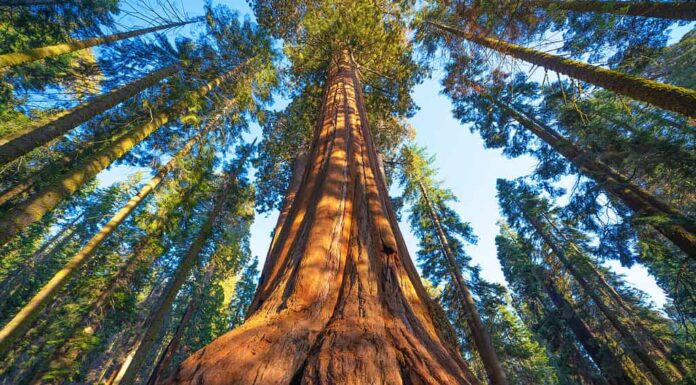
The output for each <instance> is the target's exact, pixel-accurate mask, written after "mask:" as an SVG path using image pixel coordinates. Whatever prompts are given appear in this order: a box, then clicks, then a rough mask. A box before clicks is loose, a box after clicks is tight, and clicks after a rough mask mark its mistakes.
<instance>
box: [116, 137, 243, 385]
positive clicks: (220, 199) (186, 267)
mask: <svg viewBox="0 0 696 385" xmlns="http://www.w3.org/2000/svg"><path fill="white" fill-rule="evenodd" d="M252 148H253V145H252V146H250V147H249V149H248V150H247V151H246V153H245V154H244V156H243V157H242V159H241V160H240V161H239V163H238V164H237V168H236V169H235V170H234V171H233V172H231V173H230V174H229V175H228V176H227V180H226V181H225V184H224V185H223V187H222V188H221V189H220V191H219V192H218V194H217V196H216V197H215V203H214V206H213V208H212V209H211V210H210V213H209V214H208V217H207V218H206V221H205V223H203V226H201V229H200V230H199V232H198V234H197V235H196V239H195V240H194V241H193V243H192V244H191V246H190V247H189V249H188V251H187V252H186V254H185V255H184V257H183V258H182V260H181V262H180V263H179V267H178V268H177V270H176V273H174V276H173V277H172V278H171V281H170V282H169V284H168V285H167V288H166V289H165V291H164V295H163V296H162V299H161V300H160V303H159V304H158V305H157V307H156V308H155V310H154V311H153V312H152V313H151V314H150V316H149V317H148V320H147V322H146V323H145V325H146V327H145V331H144V332H143V337H142V340H141V343H140V345H139V346H138V348H137V350H136V351H135V352H134V353H133V355H132V359H131V360H130V361H129V362H128V364H127V365H125V368H122V369H121V370H120V373H119V376H118V377H117V378H116V380H115V381H114V384H119V383H124V384H133V383H135V380H136V377H137V375H138V371H139V370H140V368H141V367H142V365H143V364H144V361H145V358H146V356H147V354H148V353H149V352H150V349H151V348H152V347H153V346H154V345H155V343H156V342H157V337H158V336H159V334H160V331H161V330H162V327H163V326H164V321H165V318H166V315H167V314H168V313H169V310H170V309H171V306H172V304H173V303H174V299H175V298H176V295H177V293H178V292H179V289H181V287H182V286H183V285H184V283H185V282H186V279H187V278H188V276H189V274H190V273H191V270H192V269H193V267H194V266H195V265H196V262H198V258H199V256H200V252H201V250H202V249H203V246H205V242H206V240H208V238H209V237H210V233H211V232H212V230H213V226H214V225H215V223H216V221H217V219H218V217H219V216H220V215H221V214H222V209H223V207H224V204H225V201H226V200H227V196H228V195H229V193H230V191H231V190H232V186H233V185H234V182H235V180H236V179H237V175H238V174H239V172H240V171H241V170H242V169H243V168H244V164H245V163H246V160H247V158H248V156H249V154H250V153H251V150H252Z"/></svg>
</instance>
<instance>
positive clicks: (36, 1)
mask: <svg viewBox="0 0 696 385" xmlns="http://www.w3.org/2000/svg"><path fill="white" fill-rule="evenodd" d="M65 2H66V1H64V0H0V6H3V7H29V6H32V5H55V4H62V3H65Z"/></svg>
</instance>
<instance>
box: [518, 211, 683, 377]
mask: <svg viewBox="0 0 696 385" xmlns="http://www.w3.org/2000/svg"><path fill="white" fill-rule="evenodd" d="M522 212H523V213H524V215H525V217H526V219H527V220H528V221H529V223H530V224H531V225H532V227H533V228H534V230H535V231H536V233H537V234H538V235H539V236H540V237H541V238H542V239H543V240H544V243H546V245H547V246H548V247H549V248H550V249H551V250H552V251H553V254H554V255H555V256H556V257H557V258H558V259H559V260H560V261H561V263H562V264H563V266H564V267H565V268H566V269H567V270H568V272H570V274H571V275H572V276H573V278H575V280H576V281H577V282H578V283H579V284H580V286H581V287H582V289H583V291H584V292H585V294H587V295H588V296H589V297H590V298H592V301H593V302H594V303H595V305H597V307H598V308H599V310H600V311H601V313H602V314H603V315H604V316H605V317H606V318H607V319H608V320H609V322H610V323H611V325H612V326H613V327H614V329H616V331H617V332H619V335H621V337H622V339H623V340H624V342H625V345H624V346H625V348H626V350H628V351H630V352H631V353H633V354H634V355H635V356H636V357H637V358H638V360H640V362H641V363H642V364H643V366H644V367H645V368H646V369H647V370H648V372H649V373H650V374H651V375H652V376H653V377H654V378H655V379H656V380H657V381H658V382H659V383H660V384H662V385H671V384H672V383H673V382H672V380H671V379H670V378H669V376H668V375H667V374H666V373H665V372H664V371H663V370H662V368H660V366H659V365H658V364H657V362H655V360H654V359H653V358H652V357H651V356H650V354H649V353H648V352H647V350H646V349H645V348H644V346H643V345H642V344H641V343H640V342H639V341H638V339H637V338H636V337H635V336H634V335H633V333H632V331H631V330H629V329H628V328H627V327H626V325H625V324H624V323H623V322H621V320H619V318H618V316H617V315H616V314H615V313H614V311H613V310H612V309H610V308H609V307H608V306H607V305H606V303H605V302H604V299H603V298H602V297H601V296H600V295H598V294H597V292H596V291H595V290H594V288H592V286H590V284H589V283H588V282H587V280H586V279H585V277H584V276H583V275H582V274H580V272H579V271H578V270H577V268H576V267H575V265H573V263H572V262H571V261H570V259H568V257H567V256H566V254H565V252H564V251H563V250H562V249H561V248H560V247H558V245H557V244H556V242H555V241H554V240H553V238H552V237H551V235H550V234H549V233H548V232H547V231H546V230H544V228H543V227H542V226H541V224H540V223H539V221H538V219H537V218H535V217H534V216H532V215H529V214H527V211H524V210H523V211H522Z"/></svg>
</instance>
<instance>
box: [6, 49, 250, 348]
mask: <svg viewBox="0 0 696 385" xmlns="http://www.w3.org/2000/svg"><path fill="white" fill-rule="evenodd" d="M248 62H249V60H247V61H245V62H243V63H242V64H240V65H238V66H237V67H235V68H233V69H232V70H230V71H229V72H227V73H226V74H224V75H222V76H220V77H218V78H216V79H214V80H212V81H211V82H209V83H208V84H206V85H204V86H202V87H200V88H199V89H198V90H197V91H196V94H198V95H200V96H203V95H205V94H207V93H208V92H210V90H212V89H213V88H215V87H217V86H218V85H220V83H222V82H224V81H226V80H228V79H230V78H231V77H232V76H234V75H235V74H236V73H237V72H238V71H239V70H240V69H241V68H242V67H243V66H244V65H245V64H246V63H248ZM187 103H188V102H187V101H181V102H179V103H177V104H176V105H175V107H173V110H174V111H175V112H176V111H178V110H182V109H184V108H186V105H187ZM170 115H171V114H170V113H168V112H160V113H158V114H157V115H155V116H154V117H153V118H152V120H151V121H150V122H149V123H147V124H144V125H142V126H140V127H138V128H136V129H133V130H132V131H130V132H128V133H127V134H125V135H124V136H122V137H121V138H119V139H118V141H116V142H115V143H114V144H113V145H112V146H111V147H110V148H108V149H106V150H104V151H102V152H101V153H98V154H94V155H92V156H90V157H88V158H86V159H84V160H83V161H81V162H79V163H78V164H77V165H76V166H75V167H73V169H72V170H70V171H68V172H67V173H66V174H64V175H62V176H61V178H60V179H58V180H57V181H56V182H54V183H52V184H51V185H49V186H47V187H46V188H44V189H42V190H40V191H38V192H37V193H36V194H34V195H33V196H32V197H30V198H29V199H28V200H27V201H26V202H23V203H22V204H20V205H18V206H17V207H14V208H13V209H11V210H10V211H8V212H7V213H5V216H4V217H3V218H2V219H0V245H3V244H5V243H7V242H8V241H9V240H10V239H11V238H12V237H13V236H15V235H17V233H19V232H20V231H21V230H22V229H24V228H25V227H27V226H29V225H30V224H32V223H34V222H36V221H38V220H39V219H41V217H43V215H44V214H45V213H46V212H48V211H49V210H51V209H53V208H54V207H55V206H56V205H57V204H58V203H60V202H61V201H62V200H63V199H65V198H66V197H68V196H70V195H71V194H73V193H74V192H75V191H77V190H78V189H79V188H80V187H81V186H82V184H83V183H85V182H87V181H88V180H90V179H91V178H93V177H95V176H96V175H97V174H98V173H99V172H100V171H102V170H104V169H105V168H107V167H108V166H109V165H110V164H111V163H112V162H114V161H115V160H117V159H119V158H120V157H122V156H123V155H125V154H126V153H127V152H128V151H130V150H131V149H132V148H133V147H135V146H136V145H137V144H138V143H140V142H142V141H143V140H144V139H145V138H147V137H148V136H150V134H152V133H153V132H155V130H157V128H159V127H160V126H162V125H164V124H166V123H167V122H169V120H170V119H171V116H170ZM0 335H1V334H0Z"/></svg>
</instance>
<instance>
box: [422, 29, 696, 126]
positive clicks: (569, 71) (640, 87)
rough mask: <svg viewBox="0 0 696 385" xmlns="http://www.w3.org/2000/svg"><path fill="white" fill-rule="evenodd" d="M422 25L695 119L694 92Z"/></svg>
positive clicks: (494, 41) (464, 33)
mask: <svg viewBox="0 0 696 385" xmlns="http://www.w3.org/2000/svg"><path fill="white" fill-rule="evenodd" d="M426 23H428V24H430V25H433V26H435V27H436V28H438V29H440V30H442V31H445V32H449V33H451V34H453V35H456V36H459V37H462V38H464V39H466V40H469V41H471V42H473V43H476V44H479V45H482V46H484V47H487V48H491V49H493V50H496V51H498V52H500V53H502V54H505V55H509V56H512V57H514V58H517V59H521V60H524V61H527V62H529V63H532V64H535V65H538V66H541V67H544V68H546V69H549V70H552V71H556V72H559V73H562V74H565V75H568V76H570V77H572V78H575V79H579V80H582V81H585V82H587V83H590V84H594V85H596V86H600V87H603V88H606V89H607V90H610V91H613V92H616V93H618V94H620V95H626V96H628V97H630V98H633V99H635V100H640V101H643V102H646V103H650V104H652V105H654V106H657V107H660V108H663V109H665V110H669V111H674V112H678V113H680V114H683V115H686V116H688V117H692V118H696V91H695V90H692V89H688V88H684V87H678V86H673V85H670V84H665V83H660V82H656V81H653V80H649V79H645V78H641V77H638V76H633V75H627V74H623V73H621V72H618V71H614V70H610V69H606V68H601V67H597V66H594V65H591V64H587V63H583V62H581V61H578V60H572V59H565V58H562V57H560V56H556V55H552V54H548V53H544V52H541V51H537V50H533V49H530V48H525V47H522V46H519V45H516V44H512V43H508V42H505V41H502V40H497V39H493V38H490V37H486V36H483V35H480V34H475V33H471V32H467V31H463V30H460V29H457V28H453V27H450V26H447V25H443V24H439V23H436V22H432V21H426Z"/></svg>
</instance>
